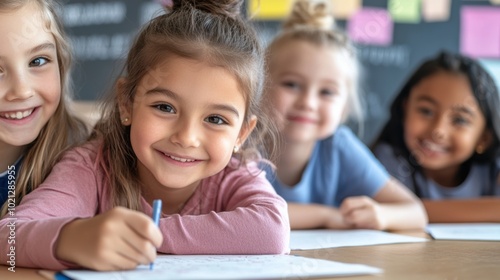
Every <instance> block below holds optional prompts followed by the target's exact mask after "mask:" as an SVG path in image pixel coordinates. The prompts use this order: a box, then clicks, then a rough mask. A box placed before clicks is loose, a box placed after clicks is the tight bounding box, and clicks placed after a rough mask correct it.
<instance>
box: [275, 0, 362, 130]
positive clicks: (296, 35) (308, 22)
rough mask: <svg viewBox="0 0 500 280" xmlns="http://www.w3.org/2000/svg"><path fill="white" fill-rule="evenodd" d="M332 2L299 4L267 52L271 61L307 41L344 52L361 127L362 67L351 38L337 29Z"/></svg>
mask: <svg viewBox="0 0 500 280" xmlns="http://www.w3.org/2000/svg"><path fill="white" fill-rule="evenodd" d="M330 2H331V1H328V0H296V1H295V2H294V4H293V7H292V11H291V13H290V15H289V16H288V18H287V19H286V20H285V21H284V23H283V25H282V30H281V32H280V33H279V34H278V35H277V36H276V38H275V39H274V40H273V41H272V42H271V44H270V45H269V46H268V48H267V60H268V61H270V59H269V58H270V57H272V55H273V54H274V53H278V52H279V49H280V48H281V47H285V48H286V45H287V43H289V42H290V41H296V40H298V41H305V42H308V43H310V44H313V45H315V46H318V47H331V48H332V49H334V50H337V51H339V52H342V53H343V54H344V55H345V57H346V58H347V61H349V62H350V65H343V67H345V68H343V70H345V71H346V72H347V74H348V77H349V81H348V90H349V97H348V103H347V104H348V106H349V107H348V109H349V110H348V112H349V117H350V118H352V119H353V120H354V121H357V122H358V123H359V124H360V125H361V122H362V120H363V106H362V102H363V101H362V98H361V94H360V91H359V89H358V82H359V76H360V72H359V71H360V70H359V63H358V59H357V54H356V50H355V48H354V46H353V45H352V43H351V41H350V40H349V38H348V37H347V35H346V34H345V33H344V32H343V31H341V30H340V29H338V28H336V27H335V18H334V17H333V13H332V7H331V3H330Z"/></svg>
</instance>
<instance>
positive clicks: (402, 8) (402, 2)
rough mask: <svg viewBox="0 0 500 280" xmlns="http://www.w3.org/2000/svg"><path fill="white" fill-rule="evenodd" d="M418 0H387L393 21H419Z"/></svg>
mask: <svg viewBox="0 0 500 280" xmlns="http://www.w3.org/2000/svg"><path fill="white" fill-rule="evenodd" d="M420 4H421V3H420V0H389V3H388V6H389V7H388V8H389V13H390V14H391V16H392V19H393V21H394V22H406V23H418V22H420V6H421V5H420Z"/></svg>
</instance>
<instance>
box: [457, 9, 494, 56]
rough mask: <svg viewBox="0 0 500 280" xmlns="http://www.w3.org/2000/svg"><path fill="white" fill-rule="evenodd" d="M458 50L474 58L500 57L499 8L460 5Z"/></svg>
mask: <svg viewBox="0 0 500 280" xmlns="http://www.w3.org/2000/svg"><path fill="white" fill-rule="evenodd" d="M460 52H461V53H462V54H465V55H468V56H471V57H475V58H477V57H490V58H494V57H500V8H497V7H485V6H481V7H480V6H465V7H462V10H461V23H460Z"/></svg>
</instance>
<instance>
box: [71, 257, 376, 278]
mask: <svg viewBox="0 0 500 280" xmlns="http://www.w3.org/2000/svg"><path fill="white" fill-rule="evenodd" d="M382 272H383V271H382V270H381V269H378V268H375V267H370V266H366V265H360V264H346V263H339V262H333V261H327V260H321V259H312V258H305V257H299V256H293V255H248V256H247V255H244V256H243V255H192V256H186V255H182V256H179V255H161V256H158V258H157V259H156V261H155V269H154V270H153V271H150V270H149V266H141V267H139V268H138V269H136V270H133V271H122V272H95V271H85V270H65V271H64V274H65V275H67V276H68V277H71V278H73V279H78V280H84V279H92V280H101V279H102V280H110V279H112V280H115V279H116V280H129V279H130V280H132V279H133V280H136V279H140V280H156V279H220V280H223V279H234V280H237V279H293V278H301V279H303V278H309V277H335V276H348V275H363V274H376V273H382Z"/></svg>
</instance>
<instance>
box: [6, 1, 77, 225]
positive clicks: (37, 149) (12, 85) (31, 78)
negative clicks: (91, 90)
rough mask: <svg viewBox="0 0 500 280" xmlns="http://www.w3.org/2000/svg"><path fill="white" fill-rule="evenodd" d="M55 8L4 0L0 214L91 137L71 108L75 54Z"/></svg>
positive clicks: (39, 182)
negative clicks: (71, 149) (64, 155)
mask: <svg viewBox="0 0 500 280" xmlns="http://www.w3.org/2000/svg"><path fill="white" fill-rule="evenodd" d="M55 9H56V6H55V3H54V2H53V1H50V0H44V1H42V0H5V1H1V2H0V35H1V37H2V38H3V39H2V40H0V172H2V174H1V175H0V205H3V208H2V211H1V214H0V217H1V216H4V215H5V214H6V213H7V210H8V209H13V208H15V206H16V205H18V204H19V203H20V201H21V199H22V198H23V197H24V196H25V195H26V194H28V193H29V192H30V191H32V190H34V189H36V188H37V187H38V186H39V185H40V184H41V183H42V181H43V180H44V179H45V178H46V177H47V175H48V174H49V172H50V171H51V169H52V167H53V166H54V164H55V163H56V161H57V160H58V159H59V157H60V154H61V152H62V151H63V150H65V149H66V148H68V147H70V146H72V145H73V144H76V143H79V142H81V141H82V140H84V139H85V137H86V135H87V129H86V127H85V125H84V123H83V122H82V121H81V120H79V119H77V118H76V117H74V116H73V115H72V114H70V113H69V111H68V105H69V101H70V96H71V93H72V92H71V87H70V84H71V83H70V66H71V54H70V48H69V46H68V43H67V41H66V38H65V34H64V33H63V30H62V26H61V23H60V22H59V19H58V17H57V15H56V13H55ZM4 202H7V203H4Z"/></svg>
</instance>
